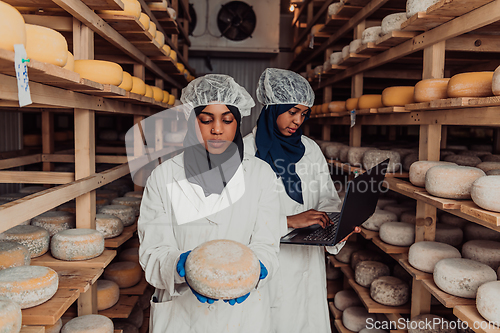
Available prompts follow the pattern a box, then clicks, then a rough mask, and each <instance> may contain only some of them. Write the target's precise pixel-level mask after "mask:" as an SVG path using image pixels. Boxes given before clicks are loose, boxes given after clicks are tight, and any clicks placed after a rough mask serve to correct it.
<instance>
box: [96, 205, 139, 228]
mask: <svg viewBox="0 0 500 333" xmlns="http://www.w3.org/2000/svg"><path fill="white" fill-rule="evenodd" d="M99 213H100V214H108V215H113V216H116V217H118V218H119V219H120V220H121V221H122V223H123V226H124V227H128V226H129V225H132V224H134V222H135V220H136V211H135V210H134V208H132V207H130V206H124V205H109V206H103V207H101V209H99Z"/></svg>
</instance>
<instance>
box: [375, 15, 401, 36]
mask: <svg viewBox="0 0 500 333" xmlns="http://www.w3.org/2000/svg"><path fill="white" fill-rule="evenodd" d="M405 21H406V13H395V14H390V15H387V16H386V17H384V19H383V20H382V23H381V24H380V27H381V30H380V34H381V35H386V34H388V33H390V32H391V31H400V30H401V24H402V23H403V22H405Z"/></svg>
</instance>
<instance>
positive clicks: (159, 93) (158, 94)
mask: <svg viewBox="0 0 500 333" xmlns="http://www.w3.org/2000/svg"><path fill="white" fill-rule="evenodd" d="M151 90H152V91H153V99H154V100H155V101H157V102H161V101H163V90H161V89H160V88H158V87H155V86H151Z"/></svg>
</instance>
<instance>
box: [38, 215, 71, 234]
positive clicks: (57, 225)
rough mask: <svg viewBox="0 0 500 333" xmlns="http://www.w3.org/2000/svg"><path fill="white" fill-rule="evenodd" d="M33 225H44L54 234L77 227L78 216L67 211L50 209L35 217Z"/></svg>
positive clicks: (43, 226)
mask: <svg viewBox="0 0 500 333" xmlns="http://www.w3.org/2000/svg"><path fill="white" fill-rule="evenodd" d="M31 225H35V226H38V227H42V228H44V229H45V230H47V231H48V232H49V234H50V236H54V235H55V234H57V233H58V232H60V231H63V230H67V229H71V228H76V218H75V214H72V213H69V212H67V211H49V212H45V213H43V214H40V215H38V216H36V217H34V218H33V219H32V220H31Z"/></svg>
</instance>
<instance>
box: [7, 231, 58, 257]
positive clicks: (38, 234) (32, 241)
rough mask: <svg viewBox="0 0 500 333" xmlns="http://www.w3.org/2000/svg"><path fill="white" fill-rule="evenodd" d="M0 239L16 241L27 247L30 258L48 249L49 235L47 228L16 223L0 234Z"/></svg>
mask: <svg viewBox="0 0 500 333" xmlns="http://www.w3.org/2000/svg"><path fill="white" fill-rule="evenodd" d="M0 240H7V241H12V242H18V243H20V244H21V245H24V246H26V247H27V248H28V250H29V251H30V254H31V258H35V257H39V256H41V255H43V254H45V253H46V252H47V251H48V250H49V240H50V235H49V232H48V231H47V230H45V229H44V228H41V227H37V226H34V225H18V226H15V227H13V228H10V229H9V230H6V231H4V232H3V233H1V234H0Z"/></svg>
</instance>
